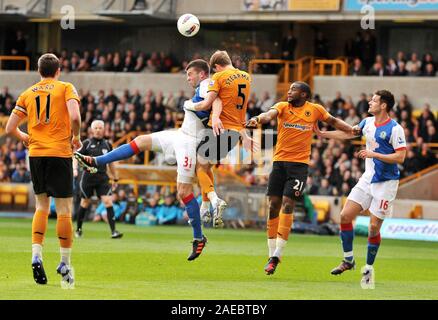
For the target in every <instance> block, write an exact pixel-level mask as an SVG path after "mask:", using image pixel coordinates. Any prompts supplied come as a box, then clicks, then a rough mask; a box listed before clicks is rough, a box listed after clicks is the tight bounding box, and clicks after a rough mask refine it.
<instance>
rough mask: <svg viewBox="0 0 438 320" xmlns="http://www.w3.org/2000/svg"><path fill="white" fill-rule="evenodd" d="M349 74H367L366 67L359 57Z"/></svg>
mask: <svg viewBox="0 0 438 320" xmlns="http://www.w3.org/2000/svg"><path fill="white" fill-rule="evenodd" d="M349 74H350V75H351V76H364V75H366V71H365V68H364V67H363V65H362V61H361V60H360V59H359V58H355V59H354V61H353V65H352V66H351V68H350V72H349Z"/></svg>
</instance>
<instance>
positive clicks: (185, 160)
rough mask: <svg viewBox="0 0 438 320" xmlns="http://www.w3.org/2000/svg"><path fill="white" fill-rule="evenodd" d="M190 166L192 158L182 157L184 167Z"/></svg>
mask: <svg viewBox="0 0 438 320" xmlns="http://www.w3.org/2000/svg"><path fill="white" fill-rule="evenodd" d="M191 167H192V158H191V157H187V156H186V157H184V168H189V169H190V168H191Z"/></svg>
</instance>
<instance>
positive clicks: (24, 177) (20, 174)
mask: <svg viewBox="0 0 438 320" xmlns="http://www.w3.org/2000/svg"><path fill="white" fill-rule="evenodd" d="M11 180H12V182H16V183H27V182H30V172H29V171H27V170H26V167H25V166H23V165H17V168H16V169H15V171H14V173H13V174H12V179H11Z"/></svg>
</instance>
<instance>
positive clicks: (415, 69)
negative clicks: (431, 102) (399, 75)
mask: <svg viewBox="0 0 438 320" xmlns="http://www.w3.org/2000/svg"><path fill="white" fill-rule="evenodd" d="M408 76H410V77H418V76H421V69H420V67H419V66H418V64H415V63H414V64H412V65H411V67H410V71H408Z"/></svg>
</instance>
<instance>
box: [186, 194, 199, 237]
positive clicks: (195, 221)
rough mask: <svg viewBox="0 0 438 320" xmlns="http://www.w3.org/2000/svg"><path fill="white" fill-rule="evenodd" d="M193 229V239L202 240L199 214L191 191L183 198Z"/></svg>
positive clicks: (196, 202) (197, 205)
mask: <svg viewBox="0 0 438 320" xmlns="http://www.w3.org/2000/svg"><path fill="white" fill-rule="evenodd" d="M183 202H184V204H185V205H186V210H187V215H188V216H189V219H190V225H191V226H192V229H193V239H197V240H202V227H201V214H200V211H199V204H198V201H196V199H195V197H194V196H193V193H192V194H190V195H189V196H187V197H186V198H184V199H183Z"/></svg>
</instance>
